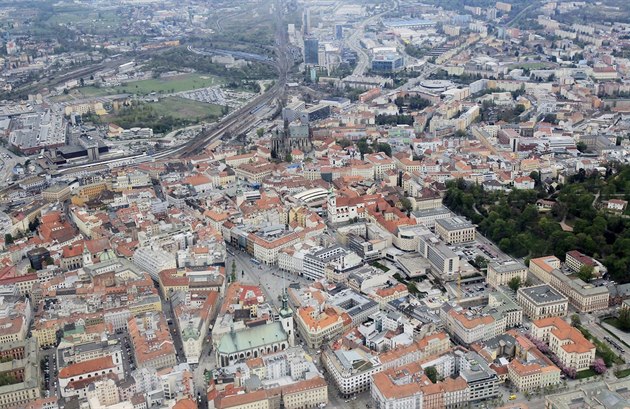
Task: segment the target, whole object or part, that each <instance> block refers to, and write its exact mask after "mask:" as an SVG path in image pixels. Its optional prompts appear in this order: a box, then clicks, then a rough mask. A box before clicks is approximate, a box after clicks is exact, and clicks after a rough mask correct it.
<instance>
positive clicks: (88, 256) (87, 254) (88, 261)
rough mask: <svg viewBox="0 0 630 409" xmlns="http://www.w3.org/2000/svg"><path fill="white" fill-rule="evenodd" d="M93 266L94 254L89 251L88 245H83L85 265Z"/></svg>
mask: <svg viewBox="0 0 630 409" xmlns="http://www.w3.org/2000/svg"><path fill="white" fill-rule="evenodd" d="M92 264H93V261H92V253H90V250H88V248H87V245H85V244H83V265H84V266H91V265H92Z"/></svg>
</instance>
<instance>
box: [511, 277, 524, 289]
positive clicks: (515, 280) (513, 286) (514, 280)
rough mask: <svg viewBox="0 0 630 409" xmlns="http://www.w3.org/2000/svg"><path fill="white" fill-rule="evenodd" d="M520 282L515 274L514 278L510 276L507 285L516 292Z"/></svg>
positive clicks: (519, 278)
mask: <svg viewBox="0 0 630 409" xmlns="http://www.w3.org/2000/svg"><path fill="white" fill-rule="evenodd" d="M521 284H522V282H521V277H519V276H516V277H514V278H512V279H511V280H510V281H508V287H510V288H511V289H512V291H514V292H516V291H517V290H518V289H519V287H520V286H521Z"/></svg>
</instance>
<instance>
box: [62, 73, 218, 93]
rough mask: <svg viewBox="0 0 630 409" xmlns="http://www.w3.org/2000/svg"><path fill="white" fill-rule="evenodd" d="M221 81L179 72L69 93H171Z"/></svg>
mask: <svg viewBox="0 0 630 409" xmlns="http://www.w3.org/2000/svg"><path fill="white" fill-rule="evenodd" d="M221 83H222V81H221V79H220V78H218V77H214V76H212V75H207V74H181V75H176V76H173V77H167V78H159V79H150V80H142V81H133V82H128V83H126V84H124V85H120V86H118V87H109V88H97V87H82V88H77V89H76V90H72V91H71V94H72V95H73V96H75V97H77V98H89V97H99V96H104V95H115V94H138V95H148V94H150V93H152V92H156V93H158V94H159V93H163V94H168V93H173V92H181V91H189V90H191V89H197V88H206V87H211V86H213V85H219V84H221Z"/></svg>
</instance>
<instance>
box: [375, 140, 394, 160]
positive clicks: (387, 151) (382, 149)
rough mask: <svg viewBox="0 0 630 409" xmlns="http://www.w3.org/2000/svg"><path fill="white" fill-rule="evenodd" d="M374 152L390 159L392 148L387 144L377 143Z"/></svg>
mask: <svg viewBox="0 0 630 409" xmlns="http://www.w3.org/2000/svg"><path fill="white" fill-rule="evenodd" d="M376 150H377V152H383V153H384V154H385V155H387V156H389V157H390V158H391V157H392V147H391V146H390V144H388V143H385V142H379V143H378V144H377V145H376Z"/></svg>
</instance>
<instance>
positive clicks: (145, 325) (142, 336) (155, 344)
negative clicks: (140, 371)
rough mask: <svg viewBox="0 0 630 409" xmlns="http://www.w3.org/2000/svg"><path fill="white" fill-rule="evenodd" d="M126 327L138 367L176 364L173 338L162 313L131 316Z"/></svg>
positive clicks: (158, 367) (156, 367)
mask: <svg viewBox="0 0 630 409" xmlns="http://www.w3.org/2000/svg"><path fill="white" fill-rule="evenodd" d="M127 328H128V330H129V338H130V339H131V344H132V346H133V354H134V356H135V358H136V359H135V360H136V364H137V366H138V368H155V369H161V368H164V367H169V366H173V365H175V364H177V358H176V355H175V346H174V344H173V339H172V338H171V334H170V332H169V328H168V325H167V324H166V319H165V318H164V315H163V314H162V313H158V312H149V313H144V314H141V315H138V316H137V317H132V318H130V319H129V321H127Z"/></svg>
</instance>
